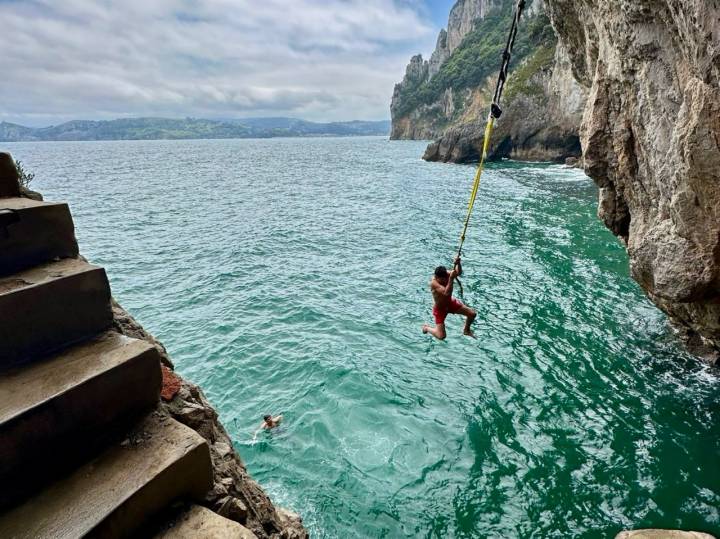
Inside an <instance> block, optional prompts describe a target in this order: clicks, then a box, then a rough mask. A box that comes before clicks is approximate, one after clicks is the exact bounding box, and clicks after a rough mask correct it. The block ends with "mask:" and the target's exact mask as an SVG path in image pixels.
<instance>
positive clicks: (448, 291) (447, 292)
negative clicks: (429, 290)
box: [431, 270, 457, 297]
mask: <svg viewBox="0 0 720 539" xmlns="http://www.w3.org/2000/svg"><path fill="white" fill-rule="evenodd" d="M456 275H457V272H456V271H455V270H452V271H450V272H448V284H447V285H445V286H443V285H441V284H440V283H438V282H437V281H436V280H434V279H433V281H432V284H431V286H432V287H433V288H434V289H435V291H437V293H438V294H441V295H443V296H448V297H450V296H452V292H453V283H454V282H455V276H456Z"/></svg>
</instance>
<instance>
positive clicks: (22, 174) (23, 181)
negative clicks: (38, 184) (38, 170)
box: [15, 161, 35, 189]
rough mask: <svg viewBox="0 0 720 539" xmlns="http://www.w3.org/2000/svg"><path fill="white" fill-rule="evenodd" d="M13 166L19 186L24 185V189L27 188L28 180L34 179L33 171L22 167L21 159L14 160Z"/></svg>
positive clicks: (28, 185)
mask: <svg viewBox="0 0 720 539" xmlns="http://www.w3.org/2000/svg"><path fill="white" fill-rule="evenodd" d="M15 167H16V168H17V171H18V179H19V180H20V186H21V187H24V188H25V189H29V187H30V182H32V181H33V180H34V179H35V173H34V172H28V171H27V170H25V168H23V165H22V161H16V162H15Z"/></svg>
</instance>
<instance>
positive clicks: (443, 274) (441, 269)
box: [435, 266, 450, 283]
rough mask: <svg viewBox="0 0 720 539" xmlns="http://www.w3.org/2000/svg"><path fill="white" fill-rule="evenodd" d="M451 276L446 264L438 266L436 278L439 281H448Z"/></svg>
mask: <svg viewBox="0 0 720 539" xmlns="http://www.w3.org/2000/svg"><path fill="white" fill-rule="evenodd" d="M449 276H450V275H449V274H448V270H447V268H446V267H445V266H438V267H437V268H435V278H436V279H437V280H438V281H439V282H441V283H446V282H447V280H448V277H449Z"/></svg>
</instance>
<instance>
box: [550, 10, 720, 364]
mask: <svg viewBox="0 0 720 539" xmlns="http://www.w3.org/2000/svg"><path fill="white" fill-rule="evenodd" d="M546 3H547V8H548V10H549V13H550V16H551V19H552V23H553V26H554V28H555V30H556V31H557V34H558V36H559V38H560V41H561V42H562V43H563V44H564V45H565V47H566V49H567V50H568V51H569V53H570V60H571V63H572V69H573V73H574V75H575V77H576V78H577V80H578V81H579V82H580V83H581V84H582V85H583V86H584V87H585V88H586V89H587V90H588V91H589V99H588V102H587V107H586V110H585V114H584V119H583V124H582V130H581V139H582V145H583V149H584V157H585V170H586V172H587V173H588V174H589V175H590V176H591V177H592V178H593V179H594V180H595V182H596V183H597V184H598V186H599V187H600V201H599V212H598V213H599V216H600V218H601V219H602V220H603V221H604V222H605V224H606V226H607V227H608V228H610V230H612V231H613V232H614V233H615V234H616V235H617V236H619V237H620V238H621V239H622V240H623V241H624V242H625V244H626V246H627V250H628V253H629V255H630V264H631V271H632V275H633V277H634V278H635V280H636V281H637V282H638V283H640V285H641V286H642V287H643V289H644V290H645V291H646V292H647V293H648V295H649V297H650V298H651V299H652V300H653V301H654V302H655V304H657V305H658V306H659V307H660V308H661V309H663V310H664V311H665V312H666V313H667V314H668V315H669V316H670V319H671V320H672V321H673V322H675V324H676V325H677V326H678V327H680V328H683V329H684V331H685V332H686V335H687V337H689V338H690V340H691V342H692V343H695V344H704V345H706V350H714V351H717V350H719V349H720V219H719V217H720V2H718V1H717V0H547V2H546Z"/></svg>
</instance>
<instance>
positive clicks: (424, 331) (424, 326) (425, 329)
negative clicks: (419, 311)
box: [422, 324, 430, 335]
mask: <svg viewBox="0 0 720 539" xmlns="http://www.w3.org/2000/svg"><path fill="white" fill-rule="evenodd" d="M428 331H430V326H428V325H427V324H423V327H422V332H423V335H425V334H427V332H428Z"/></svg>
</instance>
